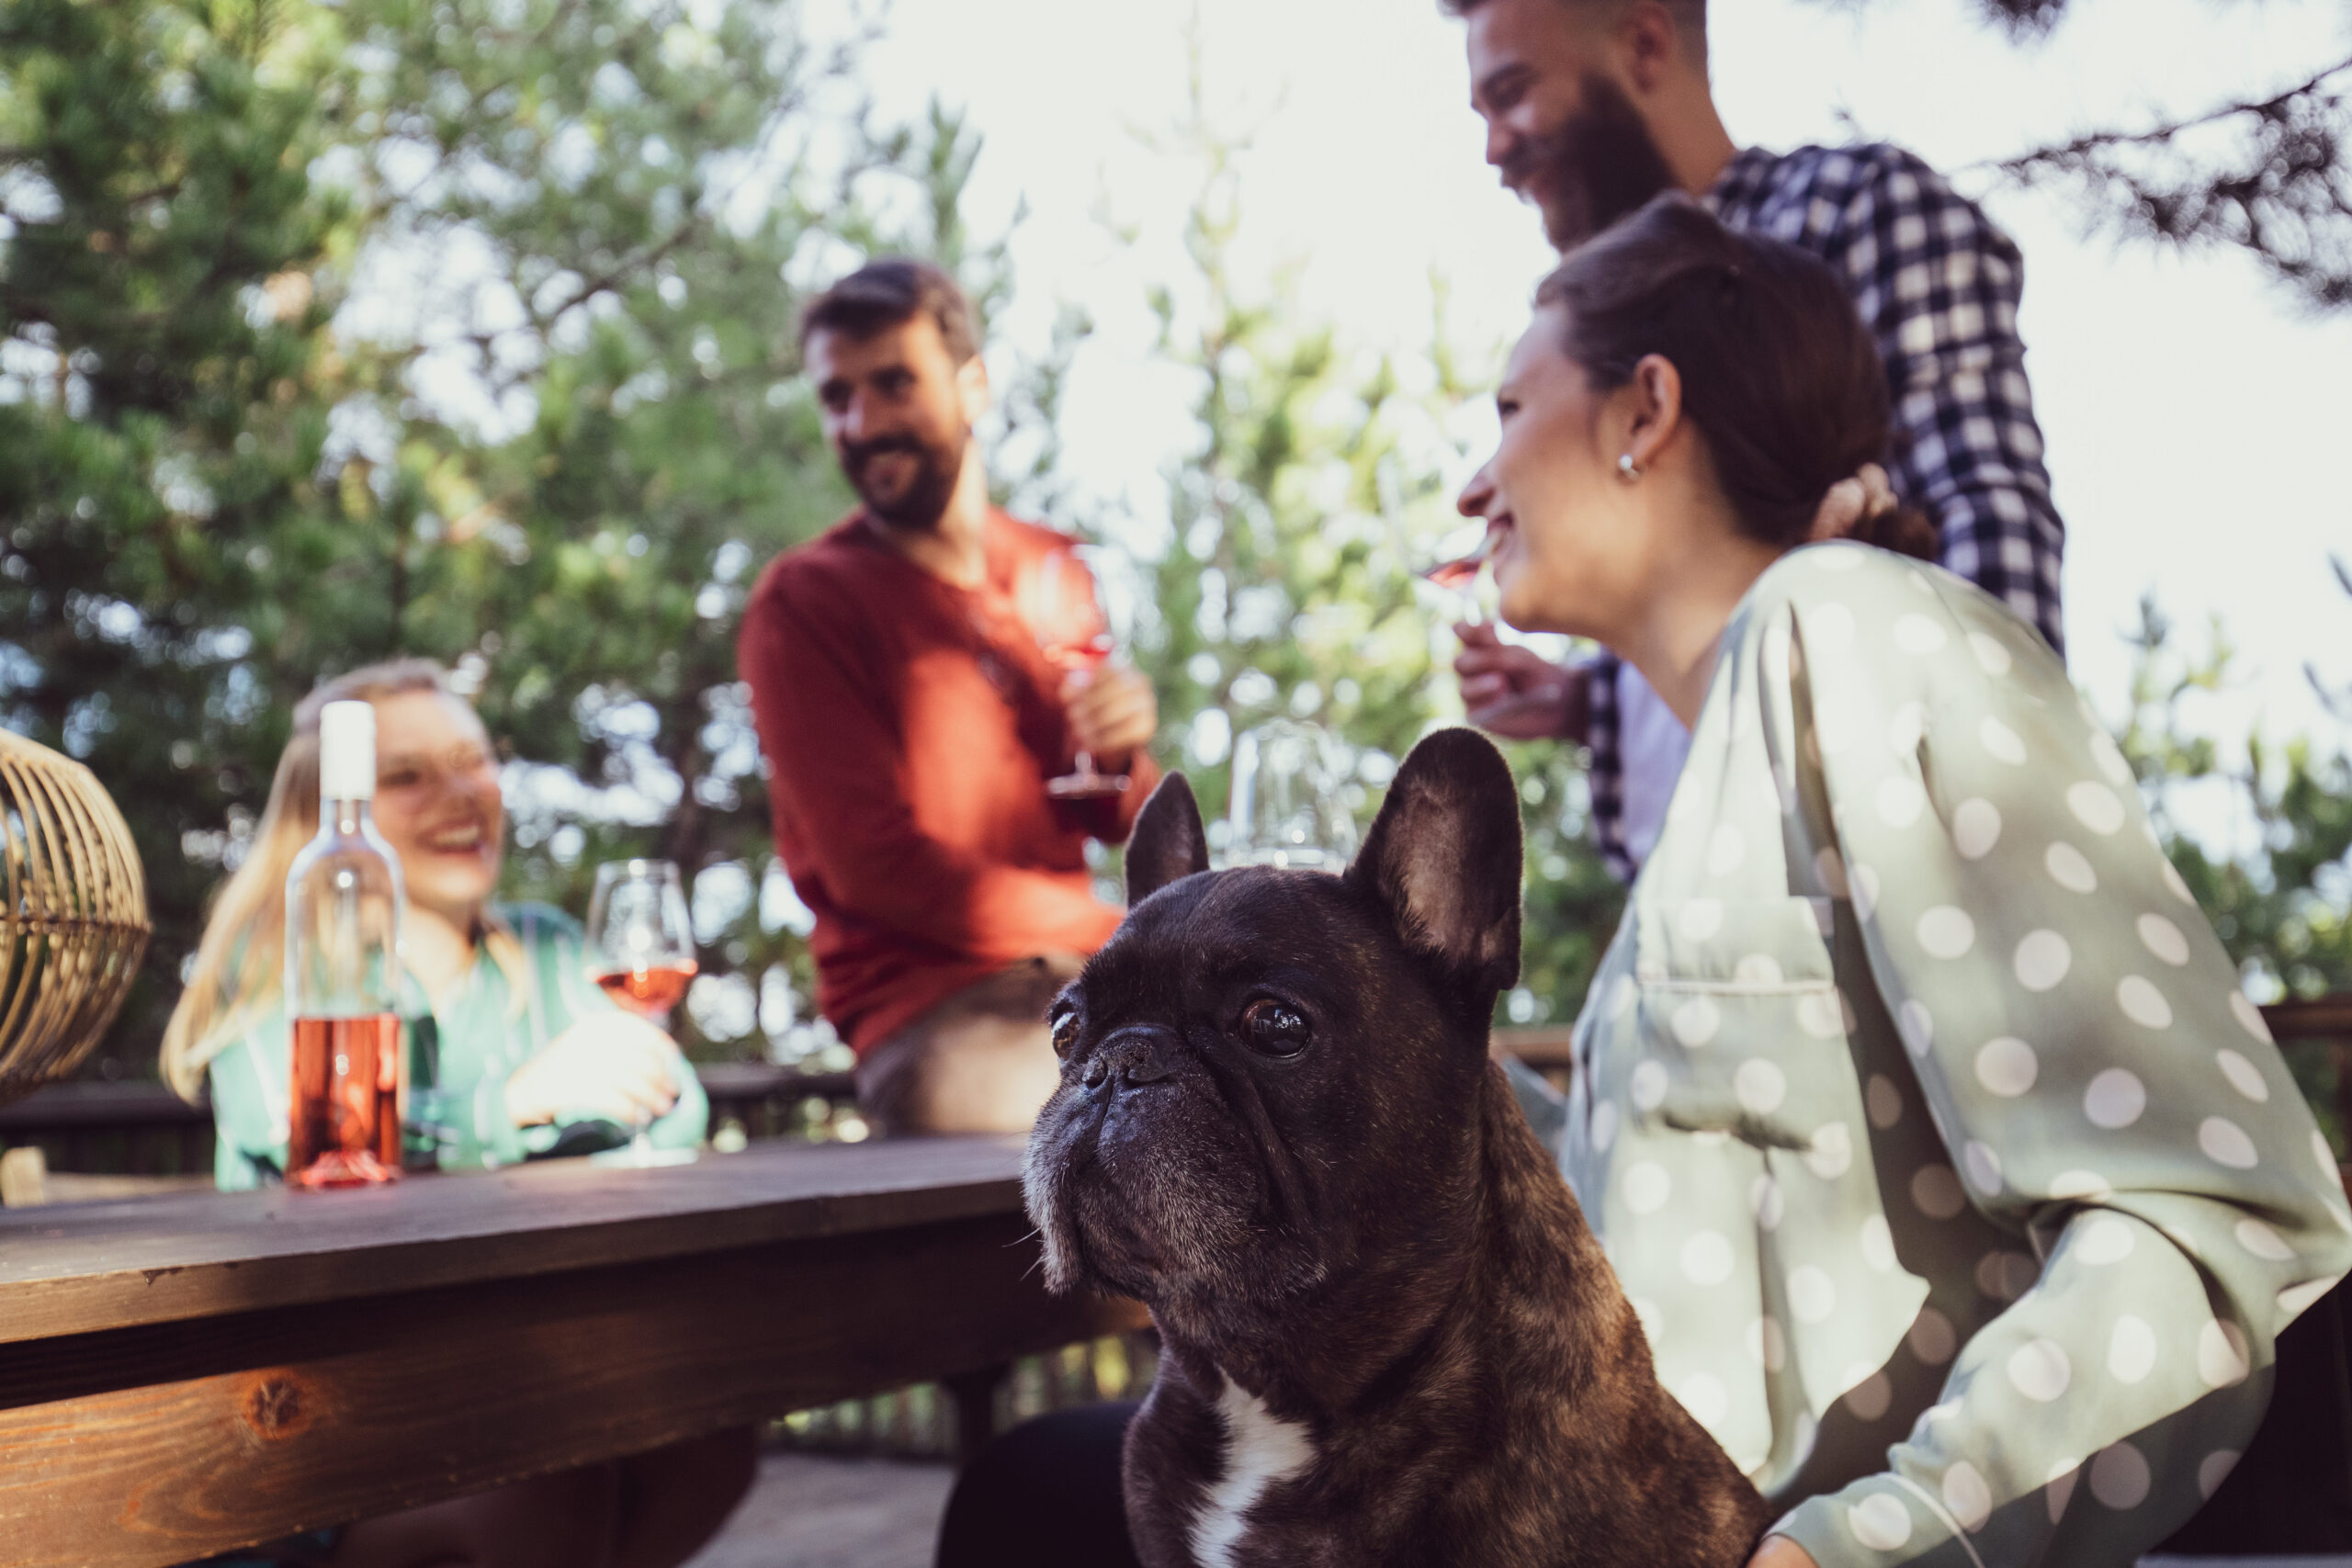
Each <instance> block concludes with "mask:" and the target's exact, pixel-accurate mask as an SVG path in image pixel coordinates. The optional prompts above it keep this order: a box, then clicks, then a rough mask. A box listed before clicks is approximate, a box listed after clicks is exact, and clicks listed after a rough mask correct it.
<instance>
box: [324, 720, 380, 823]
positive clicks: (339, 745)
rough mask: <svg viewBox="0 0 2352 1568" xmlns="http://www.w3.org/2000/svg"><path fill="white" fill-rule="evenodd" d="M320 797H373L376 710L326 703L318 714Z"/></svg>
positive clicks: (356, 798)
mask: <svg viewBox="0 0 2352 1568" xmlns="http://www.w3.org/2000/svg"><path fill="white" fill-rule="evenodd" d="M319 798H320V799H321V800H373V799H375V798H376V710H375V708H374V706H373V705H370V704H368V703H356V702H353V703H329V704H328V705H326V706H325V707H324V708H322V709H321V710H320V713H319Z"/></svg>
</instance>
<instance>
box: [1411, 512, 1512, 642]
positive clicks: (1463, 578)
mask: <svg viewBox="0 0 2352 1568" xmlns="http://www.w3.org/2000/svg"><path fill="white" fill-rule="evenodd" d="M1501 537H1502V534H1501V531H1500V530H1498V529H1490V528H1488V527H1487V524H1486V520H1485V519H1484V518H1477V519H1474V520H1472V521H1471V522H1469V523H1467V524H1464V525H1463V526H1461V527H1459V528H1449V529H1447V530H1446V531H1445V532H1444V533H1442V534H1441V535H1439V536H1437V537H1436V538H1435V539H1433V540H1430V542H1429V544H1428V545H1427V546H1426V547H1423V548H1422V549H1421V550H1420V551H1419V552H1418V554H1419V557H1420V558H1421V559H1422V560H1423V561H1424V563H1425V564H1423V565H1422V566H1420V567H1419V569H1418V570H1419V576H1420V579H1421V581H1424V582H1427V583H1429V584H1430V586H1431V587H1432V588H1434V589H1435V590H1436V591H1437V592H1438V594H1439V596H1440V599H1441V603H1440V604H1439V611H1440V613H1441V614H1443V615H1448V616H1450V617H1451V619H1452V620H1453V622H1454V623H1456V624H1467V625H1470V626H1477V625H1480V624H1482V623H1483V622H1484V621H1485V620H1486V618H1487V610H1486V605H1485V604H1484V602H1483V601H1481V600H1480V599H1479V597H1478V574H1479V572H1480V571H1482V570H1485V568H1486V565H1487V558H1489V557H1490V556H1492V555H1493V554H1494V553H1495V542H1496V541H1497V540H1498V539H1499V538H1501Z"/></svg>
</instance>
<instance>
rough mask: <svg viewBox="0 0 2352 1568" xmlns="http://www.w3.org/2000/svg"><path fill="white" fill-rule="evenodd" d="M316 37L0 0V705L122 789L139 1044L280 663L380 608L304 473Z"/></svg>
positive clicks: (369, 623)
mask: <svg viewBox="0 0 2352 1568" xmlns="http://www.w3.org/2000/svg"><path fill="white" fill-rule="evenodd" d="M332 45H333V31H332V28H331V26H329V25H326V23H325V22H323V21H322V25H321V26H320V27H318V28H311V29H304V28H292V27H288V26H287V25H286V24H285V23H284V21H283V20H282V18H281V17H280V16H279V15H278V13H277V11H276V10H275V9H273V8H270V7H268V6H265V5H257V4H256V5H238V4H220V5H214V6H193V5H191V6H177V5H148V6H90V5H80V4H72V3H68V0H10V3H9V4H8V5H7V6H6V7H5V9H0V208H4V209H5V214H6V220H5V222H0V636H5V639H6V640H5V642H0V705H5V710H6V722H7V723H8V724H9V726H10V727H11V728H16V729H18V730H21V731H23V732H25V733H28V734H29V735H31V736H33V737H34V738H35V739H40V740H42V741H45V742H47V743H49V744H51V745H53V746H58V747H61V748H62V750H66V751H68V752H70V753H71V754H73V755H74V756H76V757H80V758H82V759H84V760H85V761H87V762H88V763H89V764H90V766H91V767H92V769H93V770H94V771H95V772H96V773H97V775H98V777H99V778H100V779H102V780H103V781H105V783H106V784H107V786H108V787H109V788H110V789H111V790H112V791H113V792H114V793H115V795H117V797H118V798H119V799H120V800H121V801H122V802H123V803H124V805H125V806H126V807H127V808H128V811H127V814H128V816H129V817H130V822H131V825H132V829H133V832H134V835H135V837H136V839H137V841H138V845H139V850H140V854H141V858H142V860H143V861H144V862H145V864H146V867H147V871H148V877H149V888H150V893H151V897H152V899H153V905H154V908H155V912H156V915H157V918H158V925H159V930H158V932H157V938H156V941H155V942H154V944H153V948H152V950H151V956H150V959H149V971H150V974H149V976H148V977H147V978H146V979H145V980H143V981H142V983H141V986H140V987H139V989H138V990H137V991H136V992H135V993H134V995H133V998H132V1000H131V1002H130V1010H129V1013H128V1015H127V1019H126V1023H125V1025H124V1029H123V1031H119V1033H121V1032H131V1033H137V1034H141V1036H142V1037H143V1038H144V1039H145V1040H146V1041H148V1042H150V1045H149V1050H150V1051H151V1052H152V1041H153V1038H154V1032H155V1031H156V1030H157V1029H158V1028H160V1021H161V1011H160V1010H164V1009H168V1007H169V1005H170V1003H171V1001H172V999H173V998H174V997H175V994H176V990H177V985H176V971H177V967H178V964H179V963H180V960H181V957H182V955H183V954H184V953H186V952H187V949H188V948H189V946H190V945H192V943H193V941H194V938H195V935H196V931H195V915H196V910H197V908H198V902H199V900H200V899H201V898H202V897H203V896H204V893H205V891H206V889H207V887H208V886H209V885H210V883H211V882H212V881H213V879H214V877H215V875H216V874H217V872H216V870H215V867H216V866H217V863H218V858H219V844H220V841H221V832H220V829H221V828H222V825H223V822H224V820H225V819H226V818H229V817H230V815H231V813H232V811H236V810H239V809H243V810H246V811H251V810H252V809H253V808H254V807H255V806H256V805H257V804H258V801H259V798H260V795H261V794H262V793H263V792H264V791H265V790H266V787H267V782H268V778H269V773H270V771H271V769H272V767H273V766H274V764H275V761H276V755H277V749H278V745H279V742H280V741H281V740H282V739H283V736H284V724H285V716H284V715H285V706H286V704H285V702H284V701H283V700H282V694H283V693H284V692H285V690H286V689H287V685H288V670H289V667H298V666H305V665H307V666H308V670H307V671H306V672H305V673H304V674H303V676H302V677H301V678H300V681H299V682H298V684H299V685H307V684H308V674H309V673H311V672H315V670H316V669H317V667H318V661H319V660H322V659H323V658H326V657H329V656H330V655H331V653H332V652H334V651H339V650H340V649H342V648H344V647H345V646H347V639H348V637H350V636H351V635H353V634H354V633H356V634H357V635H361V636H367V635H370V634H374V635H381V633H382V630H383V627H384V625H385V615H384V609H383V605H382V604H381V594H380V592H379V591H378V590H377V589H376V588H375V587H374V586H373V583H374V581H375V579H376V577H377V575H378V573H379V568H380V566H381V564H382V561H383V540H382V538H381V537H380V536H379V535H377V534H375V533H373V532H371V531H369V530H368V529H366V528H364V527H353V526H351V525H350V523H351V521H352V520H351V519H350V518H349V517H348V516H347V515H346V514H345V504H344V503H345V497H344V496H343V495H342V494H341V493H339V492H338V491H336V490H335V489H334V487H332V486H324V487H322V485H321V484H320V483H319V482H318V475H319V469H320V464H321V458H322V452H323V450H324V448H325V446H326V444H327V441H328V437H329V417H328V406H329V403H330V401H331V400H332V396H333V393H332V390H331V389H332V387H333V385H334V366H333V357H334V356H333V355H332V354H331V353H330V352H329V350H328V345H327V343H326V337H325V323H326V319H327V310H326V307H325V305H324V303H323V302H322V300H321V299H318V298H317V297H316V296H315V294H314V291H313V290H312V289H311V286H310V282H309V278H308V275H307V272H306V270H305V269H308V268H311V267H313V266H316V265H321V264H322V262H323V261H324V259H325V258H326V257H328V256H329V255H330V254H333V253H334V252H335V251H336V250H337V249H338V248H339V247H343V246H345V245H347V243H348V237H349V228H348V211H347V208H346V207H345V204H344V203H343V202H341V201H340V200H338V199H335V198H334V197H319V196H317V195H315V194H314V193H313V192H312V191H311V188H310V183H309V181H308V178H307V176H306V175H305V172H304V171H305V167H306V164H308V162H309V160H310V159H311V157H313V156H314V155H316V154H317V153H318V152H320V151H321V150H322V147H323V145H324V135H325V131H326V128H327V127H328V126H329V125H330V124H331V123H332V121H333V118H334V115H335V114H336V113H337V112H338V111H339V108H340V107H341V104H342V102H343V96H342V88H343V84H342V82H341V80H340V79H339V77H338V76H337V75H336V73H334V70H333V69H332V66H331V63H330V61H331V56H332V52H333V51H332ZM207 835H209V837H208V836H207ZM184 845H187V846H190V847H192V848H193V849H194V850H195V853H194V854H192V855H191V854H189V853H185V852H183V846H184Z"/></svg>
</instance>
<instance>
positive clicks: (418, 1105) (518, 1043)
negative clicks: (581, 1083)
mask: <svg viewBox="0 0 2352 1568" xmlns="http://www.w3.org/2000/svg"><path fill="white" fill-rule="evenodd" d="M494 913H495V915H496V917H497V919H499V920H501V921H502V922H503V924H504V925H505V926H506V927H507V929H508V930H510V931H514V932H515V936H516V938H517V939H518V940H519V942H520V943H521V946H522V950H523V960H524V973H523V974H522V975H521V976H509V975H507V974H506V973H505V972H504V971H503V970H502V969H501V968H500V967H499V966H498V964H497V963H496V961H495V960H493V959H492V957H491V955H490V949H489V946H488V944H487V943H484V944H481V945H480V946H478V947H477V948H476V950H475V957H474V962H473V964H471V966H470V967H469V968H468V969H467V970H466V972H465V973H464V974H463V975H462V976H459V977H458V980H457V981H456V982H455V983H454V984H453V985H451V987H449V989H448V990H447V992H446V993H445V994H444V995H443V996H442V998H441V999H440V1004H439V1005H438V1006H437V1007H436V1006H434V1005H432V1004H431V1003H429V1002H428V1001H427V999H426V998H425V997H424V992H423V990H422V988H420V987H418V986H417V985H416V982H415V981H414V979H413V978H409V979H405V980H404V981H403V987H404V996H403V999H402V1006H401V1015H402V1016H403V1017H404V1018H406V1019H407V1020H408V1030H407V1035H408V1043H409V1060H410V1069H411V1085H410V1091H409V1095H410V1099H409V1116H408V1119H409V1122H411V1124H412V1125H416V1124H419V1123H429V1124H431V1125H432V1126H434V1127H435V1129H436V1130H437V1141H438V1142H439V1144H440V1145H441V1152H440V1161H439V1163H440V1167H441V1168H442V1169H444V1170H470V1169H480V1168H484V1167H495V1166H499V1165H506V1164H512V1163H514V1162H515V1161H517V1160H521V1159H525V1158H527V1157H528V1156H531V1155H534V1154H543V1153H545V1152H546V1151H547V1150H548V1148H550V1147H551V1146H553V1145H554V1143H555V1141H556V1139H557V1138H558V1137H559V1136H560V1135H561V1134H562V1131H563V1129H564V1127H566V1126H567V1125H569V1124H570V1123H571V1122H577V1121H582V1120H585V1119H587V1118H588V1117H589V1116H591V1115H592V1114H594V1113H592V1112H585V1111H583V1112H581V1113H579V1114H576V1115H575V1114H564V1115H560V1116H558V1117H557V1118H556V1120H555V1122H552V1123H549V1124H548V1125H544V1126H534V1127H517V1126H515V1122H514V1120H513V1118H512V1117H510V1116H509V1115H508V1114H507V1112H506V1080H507V1078H508V1077H511V1076H512V1075H513V1074H514V1072H515V1068H517V1067H519V1066H522V1065H523V1064H524V1063H525V1062H526V1061H528V1060H529V1059H530V1058H531V1057H533V1056H535V1055H537V1054H538V1053H539V1052H540V1051H542V1050H544V1049H546V1047H547V1046H548V1044H549V1043H552V1042H553V1041H554V1040H555V1039H556V1037H557V1036H559V1035H560V1034H561V1033H562V1032H564V1031H565V1030H567V1029H569V1028H570V1027H571V1025H572V1023H573V1022H574V1021H577V1020H579V1019H581V1018H583V1017H586V1016H589V1015H591V1014H594V1013H605V1012H612V1011H615V1010H616V1004H615V1003H614V1002H613V1001H612V1000H611V999H610V998H607V997H606V996H605V994H604V993H603V992H602V991H600V990H598V989H597V988H596V987H595V986H594V984H592V983H591V982H590V981H589V979H588V972H587V968H586V954H585V953H584V951H583V948H582V942H581V932H580V927H579V926H578V924H576V923H575V922H574V921H573V920H572V919H571V918H570V917H569V916H567V915H565V914H563V913H562V912H561V911H560V910H557V909H553V908H548V907H547V906H545V905H542V904H517V905H502V906H499V907H498V908H496V909H495V911H494ZM518 986H519V987H522V996H521V998H520V1000H519V1002H518V1001H517V999H516V995H515V991H516V987H518ZM291 1054H292V1053H291V1049H290V1043H289V1031H288V1028H287V1024H286V1015H285V1012H284V1010H283V1009H282V1008H272V1009H270V1010H268V1011H267V1012H266V1013H262V1014H258V1015H256V1016H255V1017H254V1019H253V1020H251V1021H249V1023H248V1025H247V1027H246V1029H245V1031H244V1032H243V1034H242V1035H241V1036H239V1037H238V1038H237V1039H236V1040H235V1041H233V1042H232V1043H230V1044H228V1045H226V1046H224V1047H223V1048H222V1049H221V1051H220V1054H219V1055H216V1056H214V1057H213V1058H212V1063H211V1066H210V1069H209V1070H210V1073H211V1079H212V1119H213V1123H214V1126H215V1129H216V1131H217V1134H218V1135H217V1138H216V1141H215V1151H216V1152H215V1154H214V1157H213V1175H214V1179H216V1180H217V1181H218V1182H219V1184H220V1187H221V1189H222V1190H229V1191H237V1190H244V1189H246V1188H251V1187H257V1186H260V1185H261V1184H262V1183H263V1182H265V1181H274V1180H277V1179H278V1178H279V1176H280V1174H281V1173H282V1172H283V1171H284V1169H285V1168H286V1122H287V1111H288V1089H287V1079H288V1059H289V1057H290V1055H291ZM676 1072H677V1080H678V1102H677V1103H676V1104H675V1105H673V1106H672V1107H671V1108H670V1110H669V1111H667V1112H666V1113H664V1114H663V1115H662V1117H661V1118H659V1119H658V1120H657V1121H655V1122H654V1123H653V1125H652V1127H651V1130H650V1134H651V1137H652V1140H653V1142H654V1144H655V1145H658V1146H660V1147H663V1148H691V1147H693V1146H694V1145H696V1144H699V1143H700V1142H701V1141H702V1137H703V1131H704V1128H705V1126H706V1125H707V1122H708V1121H709V1118H710V1103H709V1101H708V1100H706V1099H705V1098H704V1096H703V1091H702V1084H701V1082H700V1081H699V1080H698V1079H697V1078H696V1077H695V1074H694V1070H693V1069H692V1068H691V1067H689V1066H687V1065H686V1062H685V1060H684V1057H680V1058H678V1060H677V1062H676Z"/></svg>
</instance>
